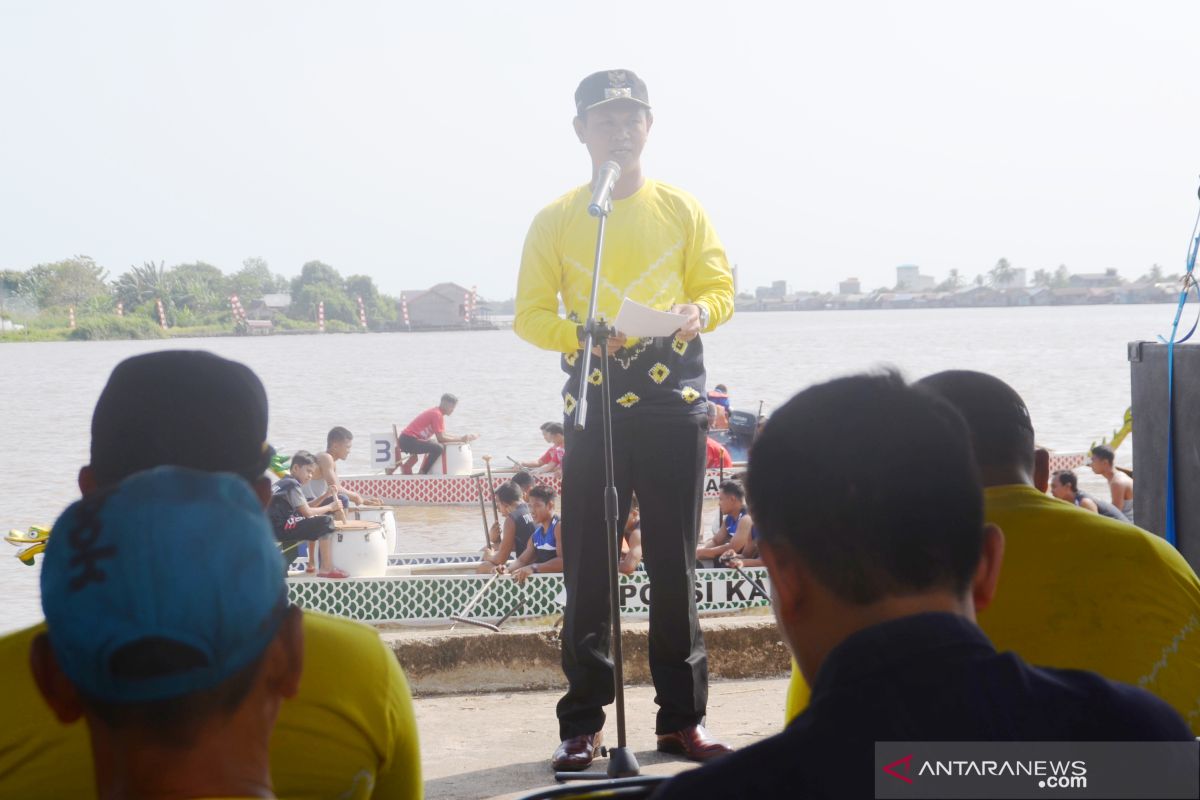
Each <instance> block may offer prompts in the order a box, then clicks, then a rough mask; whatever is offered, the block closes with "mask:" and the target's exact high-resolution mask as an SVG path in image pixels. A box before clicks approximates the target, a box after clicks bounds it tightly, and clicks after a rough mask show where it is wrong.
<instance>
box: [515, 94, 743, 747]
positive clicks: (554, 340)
mask: <svg viewBox="0 0 1200 800" xmlns="http://www.w3.org/2000/svg"><path fill="white" fill-rule="evenodd" d="M575 111H576V117H575V121H574V125H575V133H576V135H577V136H578V138H579V141H580V142H581V143H582V144H583V145H584V146H585V147H586V148H587V151H588V155H589V157H590V163H591V178H592V182H593V183H594V182H595V180H596V179H597V176H598V174H599V170H600V167H601V166H602V165H603V164H604V163H605V162H607V161H615V162H617V163H618V164H619V165H620V167H621V175H620V179H619V180H618V181H617V183H616V184H615V186H614V187H613V192H612V200H613V202H612V205H613V208H612V212H611V215H610V216H609V217H608V222H607V231H606V236H605V242H604V259H603V263H602V264H601V276H600V292H599V295H598V297H597V302H596V311H597V315H598V316H603V317H605V318H607V319H608V320H610V321H611V320H613V319H615V318H616V314H617V310H618V309H619V307H620V304H621V302H622V300H623V299H624V298H626V297H628V298H630V299H632V300H636V301H639V302H641V303H644V304H646V305H649V306H652V307H654V308H657V309H661V310H672V311H676V312H680V313H683V314H684V315H686V320H687V321H686V322H685V323H684V324H683V326H682V327H681V328H680V329H679V330H678V331H676V333H675V335H674V336H668V337H662V338H658V339H642V340H638V339H636V338H632V337H626V336H623V335H621V334H620V333H619V332H618V334H617V335H616V336H615V337H614V338H612V339H610V340H609V353H611V354H612V359H613V360H612V364H611V370H610V380H611V382H612V385H611V387H610V389H611V395H612V400H613V404H614V405H613V408H612V409H611V410H612V414H613V447H614V461H615V470H616V484H617V493H618V509H619V516H620V524H621V525H622V526H623V525H624V521H625V519H626V517H627V516H628V514H629V507H630V498H631V496H632V493H633V492H636V493H637V496H638V500H639V501H640V503H641V514H642V521H643V523H644V525H643V527H644V529H645V530H648V531H651V534H650V535H648V536H646V537H645V538H644V539H643V541H642V548H643V556H644V558H645V563H646V569H647V572H649V574H650V579H651V582H652V585H653V587H654V588H653V592H654V607H653V611H652V612H651V616H650V653H651V659H650V661H651V673H652V674H653V677H654V684H655V689H656V690H657V698H656V699H657V701H658V704H659V711H658V718H657V721H656V724H655V729H656V732H657V733H658V734H659V739H658V747H659V749H660V750H664V751H669V752H677V753H682V754H683V755H685V756H687V757H689V758H693V759H696V760H705V759H708V758H712V757H714V756H718V755H722V754H724V753H727V752H728V751H729V749H728V748H727V747H725V746H724V745H722V744H720V743H718V742H715V741H714V740H712V739H711V738H710V737H709V736H708V733H707V732H706V731H705V730H704V727H703V724H702V723H703V721H704V715H705V711H706V704H707V700H708V666H707V665H708V662H707V656H706V653H705V650H704V640H703V637H702V635H701V633H700V627H699V623H698V621H697V618H696V606H695V600H694V598H693V596H692V583H693V580H694V577H695V550H696V531H697V529H698V528H699V524H700V502H701V496H702V495H701V489H702V479H703V474H704V463H705V446H704V445H705V434H706V431H707V415H706V413H705V399H704V398H705V386H704V379H705V373H704V353H703V342H702V341H701V339H700V337H699V334H700V333H701V331H704V332H708V331H712V330H714V329H715V328H716V327H717V326H718V325H720V324H721V323H723V322H725V321H726V320H727V319H729V317H730V316H731V315H732V313H733V277H732V273H731V271H730V269H729V262H728V261H727V260H726V258H725V251H724V248H723V247H722V246H721V242H720V240H719V239H718V238H717V235H716V233H715V232H714V231H713V229H712V226H711V225H710V224H709V222H708V218H707V216H706V215H705V213H704V210H703V208H701V207H700V204H699V203H698V202H696V200H695V198H693V197H692V196H691V195H689V194H687V193H686V192H683V191H681V190H679V189H676V188H675V187H672V186H668V185H666V184H664V183H660V182H658V181H654V180H650V179H648V178H646V177H644V176H643V174H642V167H641V155H642V148H643V147H644V146H645V144H646V138H647V136H648V134H649V132H650V128H651V126H652V124H653V122H654V118H653V116H652V114H651V113H650V102H649V96H648V93H647V91H646V84H645V83H644V82H643V81H642V80H641V79H640V78H639V77H638V76H637V75H635V74H634V73H632V72H630V71H628V70H611V71H606V72H597V73H594V74H592V75H589V76H588V77H586V78H584V79H583V81H582V82H581V83H580V84H579V88H578V89H577V90H576V92H575ZM591 192H592V188H591V186H590V185H589V184H584V185H582V186H579V187H576V188H575V189H572V190H571V191H569V192H567V193H566V194H565V195H563V196H562V197H560V198H558V199H557V200H555V201H554V202H552V203H551V204H550V205H549V206H547V207H546V208H545V209H543V210H542V211H541V212H540V213H539V214H538V215H537V217H536V218H535V219H534V221H533V224H532V226H531V227H530V230H529V234H528V236H527V237H526V240H525V249H524V252H523V254H522V257H521V274H520V278H519V280H518V284H517V298H516V317H515V319H514V321H513V328H514V330H515V331H516V332H517V334H518V335H519V336H521V337H522V338H523V339H525V340H527V341H529V342H531V343H533V344H535V345H537V346H538V347H542V348H544V349H546V350H552V351H555V352H558V353H561V354H562V367H563V370H564V372H566V373H567V375H568V379H567V382H566V385H565V386H564V388H563V394H562V397H563V412H564V415H565V422H566V428H567V439H566V457H565V459H564V463H563V487H564V493H563V519H565V520H568V522H569V524H570V525H571V535H570V536H567V537H566V539H565V541H564V554H563V557H564V580H565V581H566V585H567V608H566V614H565V619H564V624H563V638H562V642H563V653H562V660H563V672H564V673H565V674H566V676H567V681H568V684H569V688H568V690H567V694H566V696H564V697H563V699H562V700H561V701H560V702H559V704H558V719H559V734H560V738H561V739H562V744H561V745H560V746H559V748H558V750H557V751H556V752H555V755H554V758H553V761H552V763H553V765H554V767H555V768H556V769H566V770H579V769H584V768H586V767H587V766H588V765H589V764H590V763H591V761H592V758H593V756H594V754H595V750H596V748H597V747H598V745H599V742H600V734H601V730H602V729H603V727H604V706H605V705H607V704H609V703H611V702H612V701H613V696H614V689H613V667H612V663H611V660H610V659H609V644H610V643H609V630H610V619H609V601H608V575H607V572H606V569H605V565H606V564H607V563H608V557H607V551H606V547H607V542H606V536H605V521H604V507H603V486H604V483H605V474H604V462H603V460H602V450H603V448H602V436H601V425H600V404H601V402H602V399H601V392H600V382H601V373H600V369H599V365H598V364H597V365H596V367H595V369H593V370H592V371H591V374H590V375H589V376H588V380H589V388H588V392H589V394H588V402H589V403H590V406H591V408H592V409H593V410H594V411H595V413H594V414H593V415H592V416H591V417H589V419H588V424H587V429H586V430H584V431H576V430H574V424H573V423H574V419H573V416H572V414H573V412H574V411H575V407H576V404H577V403H578V400H579V398H577V397H576V396H575V393H576V392H578V390H579V389H578V386H579V376H578V370H579V369H580V364H581V363H582V359H581V358H580V352H579V351H580V346H581V344H580V343H581V342H582V341H583V338H584V337H583V334H582V326H581V323H583V322H584V321H585V318H586V315H587V307H588V299H589V296H590V294H591V284H592V265H593V261H594V254H595V247H596V229H597V226H596V221H595V219H593V218H592V217H591V216H589V214H588V205H589V201H590V198H591ZM560 300H561V302H562V304H563V306H564V307H565V308H566V312H567V313H566V318H565V319H564V318H562V317H560V316H559V315H558V308H559V302H560Z"/></svg>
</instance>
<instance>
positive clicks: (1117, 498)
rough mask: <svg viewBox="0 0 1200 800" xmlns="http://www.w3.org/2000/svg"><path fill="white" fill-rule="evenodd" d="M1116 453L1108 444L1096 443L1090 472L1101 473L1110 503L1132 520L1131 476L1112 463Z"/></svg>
mask: <svg viewBox="0 0 1200 800" xmlns="http://www.w3.org/2000/svg"><path fill="white" fill-rule="evenodd" d="M1115 460H1116V453H1114V452H1113V450H1112V448H1111V447H1109V446H1108V445H1103V444H1100V445H1096V446H1095V447H1093V448H1092V464H1091V467H1092V472H1094V473H1096V474H1097V475H1103V476H1104V480H1106V481H1108V489H1109V491H1110V492H1112V504H1113V505H1114V506H1116V507H1117V508H1119V509H1120V510H1121V513H1122V514H1124V515H1125V516H1126V517H1128V518H1129V521H1130V522H1132V521H1133V478H1131V477H1129V476H1128V475H1126V474H1125V473H1124V472H1122V471H1121V470H1119V469H1116V467H1115V466H1114V465H1113V462H1114V461H1115Z"/></svg>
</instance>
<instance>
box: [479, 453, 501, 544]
mask: <svg viewBox="0 0 1200 800" xmlns="http://www.w3.org/2000/svg"><path fill="white" fill-rule="evenodd" d="M483 464H484V466H485V467H487V476H488V488H489V489H491V490H492V522H494V523H496V527H500V509H499V507H498V506H497V505H496V483H495V481H493V480H492V457H491V456H484V457H483Z"/></svg>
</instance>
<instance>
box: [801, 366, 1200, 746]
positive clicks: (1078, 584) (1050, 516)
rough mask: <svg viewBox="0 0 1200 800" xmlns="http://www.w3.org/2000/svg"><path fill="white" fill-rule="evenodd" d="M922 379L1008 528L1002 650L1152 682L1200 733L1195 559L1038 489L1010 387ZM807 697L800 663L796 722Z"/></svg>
mask: <svg viewBox="0 0 1200 800" xmlns="http://www.w3.org/2000/svg"><path fill="white" fill-rule="evenodd" d="M917 385H918V386H922V387H924V388H925V389H927V390H929V391H931V392H933V393H935V394H938V395H940V396H941V397H943V398H944V399H946V400H948V401H949V402H950V404H951V405H953V406H954V407H955V408H957V409H958V411H959V412H960V413H961V414H962V415H963V417H964V418H965V419H966V421H967V426H968V427H969V428H970V430H971V436H972V440H973V444H974V448H975V459H976V462H977V464H978V466H979V470H980V473H981V476H982V478H983V483H984V487H985V490H984V515H985V518H986V520H987V522H989V523H991V524H994V525H997V526H999V527H1000V529H1001V530H1003V531H1004V537H1005V542H1006V547H1005V554H1004V561H1005V567H1004V573H1003V574H1002V575H1001V578H1000V584H999V587H998V589H997V592H996V599H995V601H994V602H993V603H992V605H991V606H990V607H989V608H988V609H987V610H985V611H983V612H981V613H980V615H979V625H980V627H982V628H983V631H984V633H986V634H987V636H988V638H989V639H991V641H992V643H993V644H994V645H995V647H996V649H997V650H1000V651H1004V650H1011V651H1013V652H1015V653H1017V654H1018V655H1019V656H1021V658H1023V659H1025V660H1026V661H1028V662H1030V663H1033V664H1038V665H1041V666H1047V667H1057V668H1059V669H1083V670H1090V671H1092V672H1098V673H1099V674H1101V675H1103V676H1104V677H1106V678H1108V679H1110V680H1115V681H1121V682H1123V683H1130V684H1133V685H1134V686H1138V687H1140V688H1143V689H1146V690H1147V691H1149V692H1151V693H1152V694H1155V695H1157V696H1158V697H1160V698H1161V699H1163V700H1164V701H1166V702H1167V703H1168V704H1170V705H1171V707H1172V708H1174V709H1175V710H1176V711H1177V712H1178V713H1179V715H1180V716H1181V717H1183V719H1184V721H1185V722H1186V723H1187V725H1188V727H1190V728H1191V730H1192V732H1193V733H1194V734H1196V735H1198V736H1200V579H1197V577H1196V573H1195V572H1194V571H1193V570H1192V568H1191V567H1190V566H1189V565H1188V563H1187V562H1186V561H1185V560H1184V558H1183V556H1181V555H1180V554H1179V552H1178V551H1177V550H1175V549H1174V548H1173V547H1171V546H1170V545H1169V544H1167V542H1166V541H1165V540H1163V539H1161V538H1160V537H1158V536H1155V535H1153V534H1151V533H1147V532H1146V531H1144V530H1142V529H1140V528H1136V527H1134V526H1133V525H1128V524H1125V523H1121V522H1117V521H1116V520H1112V519H1108V518H1106V517H1102V516H1099V515H1097V514H1089V513H1088V512H1086V511H1083V510H1081V509H1079V508H1076V507H1074V506H1071V505H1068V504H1066V503H1062V502H1060V501H1058V500H1056V499H1054V498H1053V497H1050V496H1048V495H1046V494H1044V493H1043V492H1041V491H1038V490H1037V489H1035V488H1034V486H1033V472H1034V436H1033V424H1032V422H1031V421H1030V417H1029V410H1028V408H1027V407H1026V406H1025V402H1024V401H1023V400H1022V399H1021V397H1020V395H1018V394H1017V393H1016V391H1014V390H1013V389H1012V387H1010V386H1008V384H1006V383H1004V382H1003V381H1001V380H999V379H998V378H995V377H993V376H991V375H986V374H984V373H981V372H970V371H965V370H963V371H949V372H940V373H938V374H936V375H931V376H929V377H927V378H924V379H922V380H920V381H918V382H917ZM807 703H808V686H807V685H806V684H805V683H804V680H803V678H802V677H801V676H800V675H799V673H798V672H796V671H795V670H794V669H793V673H792V683H791V687H790V690H789V693H788V719H791V718H792V717H794V716H795V715H796V714H798V713H799V712H800V711H802V710H803V709H804V707H805V706H806V705H807Z"/></svg>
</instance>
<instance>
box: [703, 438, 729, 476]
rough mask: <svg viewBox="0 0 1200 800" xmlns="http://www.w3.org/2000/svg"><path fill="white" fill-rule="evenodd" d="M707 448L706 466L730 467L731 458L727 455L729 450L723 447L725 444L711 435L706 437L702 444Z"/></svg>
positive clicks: (712, 467)
mask: <svg viewBox="0 0 1200 800" xmlns="http://www.w3.org/2000/svg"><path fill="white" fill-rule="evenodd" d="M704 447H705V449H706V450H707V461H708V468H709V469H715V468H716V467H732V466H733V459H732V458H730V456H729V451H728V450H726V449H725V445H723V444H721V443H720V442H718V441H716V440H715V439H713V438H712V437H711V436H709V437H706V441H705V444H704Z"/></svg>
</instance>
